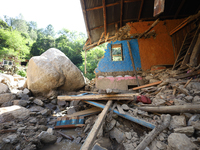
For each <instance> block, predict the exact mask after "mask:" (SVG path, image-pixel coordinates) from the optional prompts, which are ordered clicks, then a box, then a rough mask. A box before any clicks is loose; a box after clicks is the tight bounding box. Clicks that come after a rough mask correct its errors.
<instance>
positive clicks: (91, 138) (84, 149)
mask: <svg viewBox="0 0 200 150" xmlns="http://www.w3.org/2000/svg"><path fill="white" fill-rule="evenodd" d="M111 105H112V101H111V100H109V101H108V102H107V104H106V106H105V107H104V109H103V111H102V112H101V114H100V115H99V116H98V119H97V120H96V122H95V124H94V125H93V128H92V130H91V131H90V133H89V135H88V137H87V138H86V140H85V142H84V143H83V145H82V146H81V149H80V150H89V149H90V148H91V146H92V145H93V142H94V140H95V139H96V136H97V133H98V131H99V129H100V127H101V125H102V123H103V121H104V119H105V117H106V114H107V112H108V111H109V108H110V106H111Z"/></svg>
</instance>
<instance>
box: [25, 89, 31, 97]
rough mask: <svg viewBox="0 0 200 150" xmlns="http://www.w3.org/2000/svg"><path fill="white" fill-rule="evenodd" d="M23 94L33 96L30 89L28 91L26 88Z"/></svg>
mask: <svg viewBox="0 0 200 150" xmlns="http://www.w3.org/2000/svg"><path fill="white" fill-rule="evenodd" d="M23 93H24V94H26V95H29V96H30V95H31V92H30V91H29V89H27V88H25V89H24V90H23Z"/></svg>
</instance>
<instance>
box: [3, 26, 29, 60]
mask: <svg viewBox="0 0 200 150" xmlns="http://www.w3.org/2000/svg"><path fill="white" fill-rule="evenodd" d="M27 42H28V41H27V40H26V39H25V38H24V37H23V36H22V35H21V33H20V32H19V31H17V30H14V31H10V30H4V29H0V58H2V57H14V58H15V59H23V58H24V57H25V56H26V55H27V54H29V50H30V49H29V47H28V46H27Z"/></svg>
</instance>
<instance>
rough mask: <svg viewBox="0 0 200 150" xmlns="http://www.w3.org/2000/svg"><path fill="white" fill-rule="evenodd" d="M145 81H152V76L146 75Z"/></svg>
mask: <svg viewBox="0 0 200 150" xmlns="http://www.w3.org/2000/svg"><path fill="white" fill-rule="evenodd" d="M145 79H146V80H150V79H153V76H152V75H147V76H146V77H145Z"/></svg>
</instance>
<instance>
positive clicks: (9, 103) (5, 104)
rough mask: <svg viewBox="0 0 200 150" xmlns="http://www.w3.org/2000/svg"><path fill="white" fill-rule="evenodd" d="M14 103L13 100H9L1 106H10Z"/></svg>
mask: <svg viewBox="0 0 200 150" xmlns="http://www.w3.org/2000/svg"><path fill="white" fill-rule="evenodd" d="M12 105H13V102H12V101H9V102H5V103H3V104H2V105H1V107H8V106H12Z"/></svg>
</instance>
